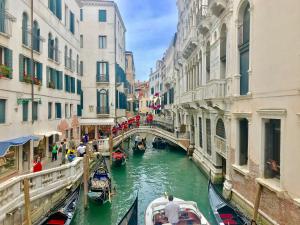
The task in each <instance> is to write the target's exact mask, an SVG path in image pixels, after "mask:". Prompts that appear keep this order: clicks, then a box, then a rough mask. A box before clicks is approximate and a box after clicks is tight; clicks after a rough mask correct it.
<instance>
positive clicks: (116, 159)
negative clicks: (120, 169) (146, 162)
mask: <svg viewBox="0 0 300 225" xmlns="http://www.w3.org/2000/svg"><path fill="white" fill-rule="evenodd" d="M112 162H113V164H114V165H115V166H122V165H125V164H126V154H125V152H124V151H123V150H121V149H120V148H118V149H117V150H116V151H114V152H113V153H112Z"/></svg>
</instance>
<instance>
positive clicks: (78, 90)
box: [77, 79, 82, 95]
mask: <svg viewBox="0 0 300 225" xmlns="http://www.w3.org/2000/svg"><path fill="white" fill-rule="evenodd" d="M81 91H82V90H81V80H78V79H77V94H78V95H80V94H81Z"/></svg>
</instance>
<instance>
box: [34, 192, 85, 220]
mask: <svg viewBox="0 0 300 225" xmlns="http://www.w3.org/2000/svg"><path fill="white" fill-rule="evenodd" d="M79 194H80V186H79V187H78V188H76V190H75V191H74V192H72V193H71V194H69V195H68V196H67V197H66V199H65V200H64V201H63V202H61V203H60V204H59V205H58V206H57V207H55V209H53V210H51V211H50V213H48V214H47V216H46V217H44V219H43V220H41V221H40V222H39V223H37V224H36V225H70V224H71V222H72V219H73V217H74V215H75V212H76V208H77V203H78V199H79Z"/></svg>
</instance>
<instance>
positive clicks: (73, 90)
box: [71, 77, 76, 93]
mask: <svg viewBox="0 0 300 225" xmlns="http://www.w3.org/2000/svg"><path fill="white" fill-rule="evenodd" d="M75 90H76V87H75V78H74V77H71V93H75Z"/></svg>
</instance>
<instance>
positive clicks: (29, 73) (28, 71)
mask: <svg viewBox="0 0 300 225" xmlns="http://www.w3.org/2000/svg"><path fill="white" fill-rule="evenodd" d="M26 62H27V76H30V77H31V76H32V71H31V59H29V58H26Z"/></svg>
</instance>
